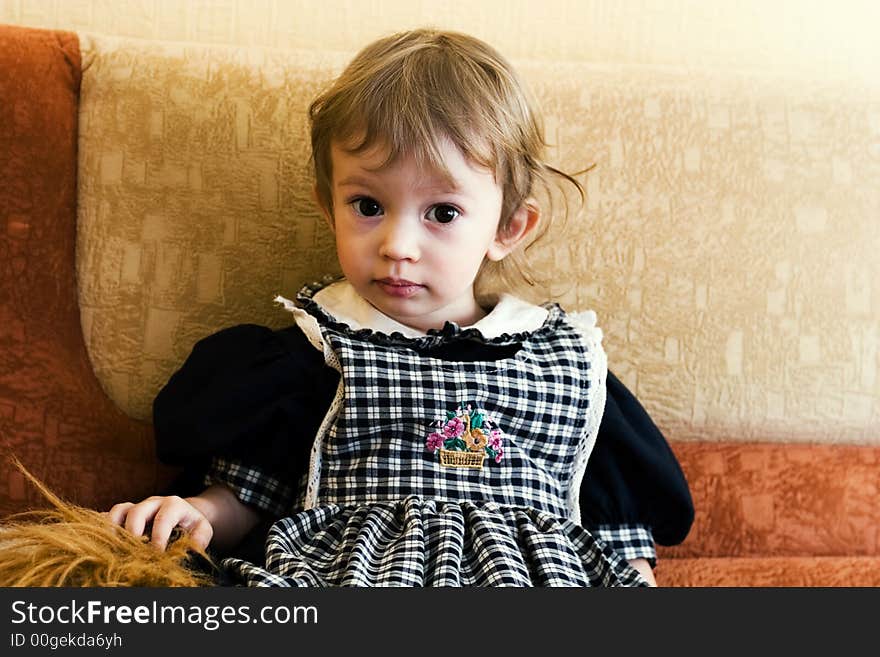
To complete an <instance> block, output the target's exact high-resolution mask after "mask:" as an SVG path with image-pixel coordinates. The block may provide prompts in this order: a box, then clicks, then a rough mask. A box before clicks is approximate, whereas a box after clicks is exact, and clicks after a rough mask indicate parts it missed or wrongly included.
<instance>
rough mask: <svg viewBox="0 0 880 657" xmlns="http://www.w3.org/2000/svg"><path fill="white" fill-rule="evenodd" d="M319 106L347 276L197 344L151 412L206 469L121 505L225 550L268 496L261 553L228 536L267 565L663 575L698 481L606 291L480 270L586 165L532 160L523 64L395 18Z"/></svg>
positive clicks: (458, 578)
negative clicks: (616, 346)
mask: <svg viewBox="0 0 880 657" xmlns="http://www.w3.org/2000/svg"><path fill="white" fill-rule="evenodd" d="M310 118H311V137H312V154H313V161H314V169H315V175H316V186H315V195H316V198H317V201H318V204H319V205H320V208H321V210H322V211H323V214H324V216H325V217H326V220H327V223H328V225H329V227H330V230H332V231H333V233H334V234H335V239H336V247H337V251H338V255H339V262H340V265H341V269H342V272H343V275H344V278H342V279H339V280H331V279H325V280H324V281H323V282H322V283H316V284H313V285H311V286H308V287H307V288H306V289H304V290H303V291H302V292H301V293H300V294H299V296H298V298H297V302H296V303H293V302H290V301H287V300H286V299H280V298H279V301H280V302H281V303H282V304H283V305H284V306H285V307H286V308H287V310H289V311H290V312H291V313H292V314H293V320H294V325H293V326H291V327H290V328H287V329H283V330H280V331H271V330H269V329H268V328H264V327H258V326H253V325H245V326H238V327H233V328H231V329H227V330H225V331H221V332H220V333H217V334H215V335H213V336H210V337H208V338H206V339H204V340H202V341H201V342H200V343H199V344H197V345H196V346H195V348H194V350H193V352H192V354H191V356H190V357H189V359H188V360H187V361H186V363H185V364H184V366H183V367H182V368H181V369H180V370H179V371H178V372H177V373H176V374H175V375H174V376H173V377H172V378H171V380H170V381H169V382H168V384H167V385H166V387H165V388H164V389H163V390H162V391H161V392H160V394H159V396H158V397H157V398H156V401H155V405H154V424H155V429H156V437H157V444H158V450H159V456H160V458H162V460H164V461H166V462H169V463H179V464H184V465H187V466H189V471H190V472H193V471H197V470H198V466H199V465H205V466H206V471H207V474H206V475H205V479H204V483H203V484H202V486H204V485H207V488H205V489H204V490H201V492H199V493H198V494H195V495H192V496H190V497H187V498H186V499H183V498H181V497H178V496H173V495H172V496H156V497H151V498H149V499H147V500H144V501H142V502H140V503H138V504H131V503H123V504H117V505H116V506H114V507H113V508H112V509H111V510H110V517H111V519H112V520H113V521H114V522H115V523H117V524H120V525H123V526H125V527H126V528H127V529H128V530H130V531H131V532H133V533H135V534H138V535H140V534H142V533H144V532H145V531H149V532H150V534H151V537H152V540H153V542H154V543H156V544H157V545H158V546H159V547H160V548H164V547H165V545H166V543H167V540H168V537H169V535H170V534H171V532H172V530H173V529H174V528H175V527H177V526H180V527H182V528H183V529H184V530H187V531H189V532H190V534H191V536H192V538H193V539H194V540H195V541H196V543H198V544H200V545H208V544H209V543H210V545H211V548H212V550H214V551H216V552H219V553H221V554H222V553H224V552H228V551H229V550H230V549H232V548H233V547H234V546H236V545H239V544H241V541H242V539H243V538H244V537H245V536H246V535H247V534H249V532H251V535H254V534H253V533H252V530H254V528H255V527H257V526H258V525H259V524H260V521H261V520H268V523H272V524H271V528H269V529H268V537H266V531H265V528H264V529H262V530H261V531H259V530H258V534H259V535H260V536H261V539H265V545H264V548H265V549H264V551H262V553H261V554H259V555H256V556H255V555H249V556H248V558H242V555H241V552H239V555H238V556H233V557H228V558H226V559H224V561H223V566H224V569H225V570H226V571H227V572H228V573H229V575H230V577H231V579H232V581H234V582H236V583H244V584H248V585H256V586H263V585H279V586H325V585H353V586H371V585H387V586H422V585H432V586H467V585H478V586H619V585H645V584H653V583H654V578H653V574H652V570H651V566H652V564H653V563H654V558H655V552H654V541H658V542H664V543H666V544H672V543H677V542H680V541H681V540H683V539H684V537H685V536H686V534H687V532H688V530H689V528H690V524H691V521H692V517H693V509H692V506H691V500H690V495H689V492H688V488H687V483H686V482H685V480H684V477H683V476H682V473H681V471H680V469H679V467H678V464H677V462H676V461H675V458H674V456H673V455H672V453H671V451H670V450H669V447H668V445H667V444H666V442H665V440H664V439H663V437H662V435H660V433H659V431H657V429H656V427H655V426H654V425H653V423H652V422H651V421H650V418H648V417H647V415H646V414H645V413H644V410H643V409H642V408H641V406H640V405H639V404H638V402H637V401H636V400H635V399H634V398H632V396H631V395H630V394H629V393H628V391H626V389H625V388H623V386H622V385H620V383H619V381H617V380H616V379H615V378H614V377H613V375H611V374H610V373H608V371H607V365H606V357H605V353H604V351H603V349H602V343H601V340H602V333H601V331H600V330H599V329H598V328H597V327H596V325H595V316H594V314H593V313H590V312H587V313H580V314H577V315H569V314H566V313H565V312H564V311H563V310H562V309H561V308H560V307H559V306H558V305H554V304H547V305H544V306H536V305H532V304H530V303H527V302H525V301H522V300H520V299H518V298H516V297H514V296H512V295H509V294H502V295H500V296H498V297H497V298H495V299H492V300H488V301H487V300H484V299H482V298H480V299H478V298H477V294H476V292H475V285H476V282H477V280H478V277H479V276H481V275H482V274H483V273H484V270H485V269H487V268H488V267H492V266H497V265H498V264H500V263H502V261H504V263H505V264H512V265H513V266H514V268H516V267H520V268H522V266H523V262H522V250H523V249H522V247H523V246H524V245H525V244H527V243H528V242H530V241H532V240H533V238H534V237H535V235H537V234H539V233H543V230H544V229H545V228H546V225H545V224H546V222H547V221H548V220H549V219H550V217H548V216H542V215H541V213H540V211H539V208H538V205H537V202H536V200H535V195H536V194H537V192H538V191H539V189H541V188H546V186H547V185H548V184H549V183H550V182H552V181H553V179H554V178H556V179H560V180H567V181H569V182H571V183H573V184H574V185H576V186H578V189H580V186H579V184H578V183H577V182H576V181H574V180H573V179H572V178H571V177H569V176H567V175H566V174H563V173H561V172H559V171H557V170H556V169H554V168H552V167H550V166H548V165H547V164H546V163H545V162H544V160H543V149H544V146H545V144H544V139H543V134H542V129H541V124H540V121H539V118H538V115H537V113H536V111H535V109H534V108H533V103H532V102H531V101H530V99H529V98H528V96H527V95H526V93H525V91H524V89H523V86H522V84H521V82H520V81H519V79H518V77H517V75H516V74H515V72H514V71H513V70H512V69H511V67H510V65H509V64H508V63H507V62H506V61H505V60H504V59H503V58H502V57H501V56H500V55H499V54H498V53H497V52H495V51H494V50H493V49H492V48H490V47H489V46H487V45H486V44H485V43H482V42H481V41H479V40H477V39H474V38H472V37H469V36H465V35H462V34H457V33H448V32H438V31H433V30H415V31H410V32H405V33H401V34H397V35H393V36H391V37H388V38H383V39H380V40H379V41H377V42H375V43H373V44H371V45H369V46H368V47H366V48H365V49H364V50H363V51H361V52H360V53H359V54H358V55H357V56H356V57H355V58H354V60H353V61H352V62H351V63H350V65H349V66H348V67H347V68H346V69H345V71H344V72H343V73H342V74H341V76H340V77H339V78H338V79H337V80H336V81H335V82H334V84H333V85H332V86H331V87H330V88H329V89H328V90H327V91H326V92H325V93H323V94H322V95H321V96H320V97H318V98H317V99H316V100H315V101H314V102H313V103H312V105H311V108H310ZM520 270H521V271H522V269H520ZM603 411H604V414H605V418H604V421H603ZM600 424H601V427H602V429H601V430H600ZM591 452H595V453H594V454H593V456H592V457H591ZM588 462H589V467H588ZM585 473H586V476H585ZM268 523H266V525H265V526H268ZM150 525H151V527H150ZM587 528H588V529H587Z"/></svg>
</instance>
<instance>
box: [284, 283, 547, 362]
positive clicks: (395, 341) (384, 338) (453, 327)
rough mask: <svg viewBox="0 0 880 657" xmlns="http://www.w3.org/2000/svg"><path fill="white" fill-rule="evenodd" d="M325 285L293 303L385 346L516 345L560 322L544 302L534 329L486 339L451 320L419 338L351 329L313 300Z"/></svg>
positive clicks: (287, 303) (308, 288)
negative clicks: (465, 342)
mask: <svg viewBox="0 0 880 657" xmlns="http://www.w3.org/2000/svg"><path fill="white" fill-rule="evenodd" d="M325 285H326V281H324V282H321V283H318V282H316V283H313V284H311V285H306V286H305V287H303V288H302V290H300V292H299V293H298V294H297V296H296V306H298V307H299V308H302V310H304V311H305V312H307V313H308V314H309V315H311V316H312V317H314V318H315V319H317V320H318V322H319V323H320V324H321V326H324V327H326V328H329V329H331V330H333V331H336V332H338V333H344V334H346V335H348V336H349V337H351V338H354V339H356V340H363V341H366V342H370V343H373V344H377V345H381V346H387V347H404V348H409V349H415V350H417V351H418V350H425V349H430V348H432V347H436V346H439V345H441V344H443V343H447V342H454V341H457V340H471V341H475V342H480V343H482V344H486V345H495V346H502V345H511V344H518V343H521V342H523V341H524V340H526V339H528V338H530V337H535V336H539V335H542V334H544V333H548V332H553V331H555V330H556V329H557V327H558V326H559V325H560V323H562V321H563V314H564V313H563V312H562V309H561V307H560V306H559V304H556V303H547V304H544V305H543V306H542V307H543V308H546V309H547V310H548V311H549V313H548V315H547V318H546V319H545V320H544V322H543V324H542V325H541V326H540V327H539V328H537V329H534V330H529V331H519V332H513V333H502V334H501V335H498V336H495V337H491V338H487V337H486V336H485V335H483V333H482V331H480V330H479V329H477V328H473V327H471V328H462V327H461V326H459V325H458V324H456V323H455V322H446V323H445V324H444V325H443V327H442V328H439V329H429V330H428V331H427V335H425V336H423V337H410V336H406V335H403V333H400V332H397V331H394V332H392V333H383V332H381V331H375V330H373V329H369V328H358V329H355V328H353V327H351V326H349V325H348V324H346V323H345V322H342V321H340V320H339V319H337V318H336V317H334V316H333V315H331V314H330V313H329V312H327V311H326V310H325V309H324V308H323V307H321V305H320V304H318V303H317V302H316V301H315V300H314V299H313V297H314V295H315V294H316V293H317V292H319V291H320V290H321V289H323V287H324V286H325ZM275 301H276V302H277V303H280V304H281V305H283V306H284V307H285V308H286V309H288V310H291V309H292V308H293V307H294V305H293V304H292V303H291V302H290V301H289V300H287V299H284V298H283V297H276V298H275Z"/></svg>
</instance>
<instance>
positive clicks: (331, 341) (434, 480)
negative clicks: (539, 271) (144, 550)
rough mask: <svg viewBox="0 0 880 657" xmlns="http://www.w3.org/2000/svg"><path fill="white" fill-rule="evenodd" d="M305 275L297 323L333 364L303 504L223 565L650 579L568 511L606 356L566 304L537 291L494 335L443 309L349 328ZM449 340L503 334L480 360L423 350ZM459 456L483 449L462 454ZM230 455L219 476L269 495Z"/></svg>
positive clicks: (238, 570)
mask: <svg viewBox="0 0 880 657" xmlns="http://www.w3.org/2000/svg"><path fill="white" fill-rule="evenodd" d="M316 291H317V290H316V288H306V289H304V290H303V292H301V293H300V295H299V297H298V301H299V304H300V307H301V308H302V310H300V311H299V319H298V323H300V321H301V320H302V319H303V318H304V317H306V316H308V317H310V318H313V320H316V325H317V326H318V327H319V331H320V335H319V336H318V335H315V336H314V339H315V342H316V344H315V346H322V347H323V349H324V353H325V358H326V360H327V363H328V364H329V365H330V366H332V367H334V368H336V369H337V370H338V371H339V372H340V373H341V375H342V376H341V379H340V385H339V391H338V393H337V396H336V399H335V400H334V402H333V403H332V404H331V407H330V410H329V411H328V412H327V414H326V417H325V419H324V422H323V423H322V425H321V427H320V429H319V431H318V435H317V437H316V439H315V443H314V446H313V449H312V454H311V464H310V476H309V480H308V482H307V486H306V489H305V495H304V500H305V503H304V510H302V511H300V512H298V513H295V514H293V515H289V516H287V517H284V518H282V519H281V520H279V521H277V522H276V523H275V524H274V525H273V526H272V528H271V529H270V531H269V535H268V537H267V541H266V563H265V567H261V566H257V565H255V564H252V563H250V562H247V561H244V560H241V559H226V560H224V562H223V566H224V568H225V569H226V570H227V571H228V572H229V573H230V574H231V575H232V576H233V577H234V578H237V579H238V580H239V581H241V582H242V583H244V584H247V585H249V586H639V585H645V582H644V580H643V579H642V578H641V576H640V575H639V574H638V573H637V571H635V570H634V569H633V568H632V567H630V566H629V564H628V563H627V562H626V561H625V560H624V559H623V558H622V557H621V556H619V555H618V553H616V552H615V551H614V550H612V549H611V548H610V547H609V546H608V545H606V544H605V543H604V542H603V541H602V540H601V539H599V538H598V537H595V536H593V535H592V534H590V533H589V532H588V531H587V530H585V529H584V528H583V527H581V526H580V525H579V524H578V520H579V512H578V503H577V491H578V489H579V486H580V477H582V475H583V471H584V468H585V466H586V460H587V458H588V456H589V450H590V448H591V447H592V442H591V441H592V440H594V439H595V435H596V432H597V429H598V424H599V421H600V419H601V408H602V406H601V404H602V403H604V394H601V393H604V388H601V389H600V388H599V387H602V386H604V384H605V380H604V377H605V373H606V369H605V360H604V353H603V352H601V344H599V343H598V342H597V341H591V340H590V339H588V338H587V337H585V335H584V333H583V331H581V330H579V329H578V328H576V327H575V326H573V325H572V323H571V322H570V321H569V320H568V319H567V317H566V314H565V313H564V312H563V311H562V309H561V308H559V307H558V306H556V305H548V306H547V310H548V313H547V317H546V320H545V321H544V323H543V325H542V326H541V327H540V328H538V329H537V330H534V331H530V332H525V333H518V334H515V335H510V334H504V335H501V336H499V337H497V338H493V339H491V340H487V339H486V338H484V337H483V336H482V334H481V333H480V332H479V331H478V330H476V329H462V328H460V327H458V326H457V325H455V324H451V323H447V324H446V326H445V327H444V328H443V329H441V330H435V331H431V332H429V333H428V335H427V336H424V337H416V338H411V337H404V336H403V335H401V334H399V333H392V334H391V335H388V334H384V333H379V332H374V331H371V330H368V329H360V330H353V329H351V328H350V327H349V326H348V325H346V324H343V323H341V322H338V321H336V319H335V318H334V317H333V316H331V315H330V314H328V313H327V312H326V311H325V310H324V309H323V308H322V307H321V306H319V305H318V304H317V303H316V302H315V301H314V300H313V299H312V297H313V296H314V293H315V292H316ZM312 324H315V322H314V321H313V322H312ZM458 340H476V341H485V342H491V343H492V344H493V345H496V346H499V347H509V349H508V350H507V352H506V355H505V357H502V358H500V359H497V360H490V361H461V362H460V361H450V360H445V359H442V358H437V357H432V356H431V355H430V354H431V353H432V350H433V349H436V348H440V347H442V346H443V345H444V344H448V343H449V342H451V341H458ZM426 354H428V355H426ZM597 406H598V408H596V407H597ZM465 423H466V424H467V426H465ZM477 425H478V426H477ZM465 455H469V456H465ZM461 459H468V460H475V459H476V460H481V461H482V463H481V464H480V465H479V467H478V466H476V465H474V466H473V467H459V464H458V461H460V460H461ZM236 468H237V466H231V469H232V470H235V471H234V472H227V478H228V479H234V480H235V484H236V486H235V488H237V489H238V490H239V495H240V497H245V498H246V497H247V496H248V495H250V496H251V497H253V496H259V495H262V496H265V497H268V498H271V497H272V495H273V490H272V488H273V487H274V486H277V483H276V482H274V481H271V480H270V479H262V478H261V474H260V473H259V472H257V471H252V470H244V471H238V470H236ZM242 489H245V491H244V492H245V494H244V495H242V493H241V492H240V491H242Z"/></svg>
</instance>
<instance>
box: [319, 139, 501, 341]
mask: <svg viewBox="0 0 880 657" xmlns="http://www.w3.org/2000/svg"><path fill="white" fill-rule="evenodd" d="M441 151H442V153H443V157H444V163H445V165H446V167H447V170H448V172H449V174H450V176H449V178H447V177H446V176H444V175H443V174H442V173H441V172H439V171H435V170H432V169H429V168H421V167H419V165H418V164H417V163H416V162H415V161H414V160H413V159H411V158H403V157H401V158H398V160H397V161H395V162H393V163H391V164H389V165H386V166H384V167H383V166H382V164H383V163H384V161H385V155H386V151H385V150H384V149H383V148H381V147H380V148H372V149H370V150H368V151H365V152H363V153H357V154H355V153H351V152H348V151H346V150H345V149H343V148H341V147H340V146H339V145H338V144H336V143H334V144H333V146H332V148H331V158H332V165H333V169H332V171H333V188H332V194H333V208H334V209H333V216H332V217H328V220H329V222H330V225H331V227H332V229H333V230H334V232H335V234H336V249H337V252H338V255H339V263H340V265H341V267H342V272H343V274H345V277H346V278H347V279H348V281H349V282H350V283H351V284H352V285H353V286H354V288H355V290H357V292H358V293H359V294H360V295H361V296H362V297H364V298H365V299H366V300H367V301H369V302H370V303H371V304H372V305H373V306H375V307H376V308H377V309H379V310H380V311H381V312H383V313H385V314H386V315H388V316H389V317H391V318H392V319H394V320H396V321H398V322H400V323H401V324H404V325H406V326H409V327H412V328H415V329H418V330H421V331H427V330H428V329H431V328H441V327H442V326H443V324H444V323H445V322H446V321H451V322H456V323H458V324H460V325H462V326H467V325H469V324H473V323H474V322H475V321H477V320H478V319H480V318H481V317H483V316H484V315H485V312H484V311H483V310H482V309H481V308H480V306H479V305H478V304H477V302H476V299H475V298H474V279H475V278H476V276H477V272H478V271H479V269H480V265H482V263H483V260H484V259H485V258H489V259H491V260H500V259H501V258H503V257H504V256H505V255H507V253H509V251H510V250H511V249H512V248H513V244H512V243H511V242H512V240H504V239H500V238H499V235H498V223H499V220H500V216H501V201H502V190H501V187H500V186H499V185H498V184H497V183H496V182H495V178H494V176H493V174H492V172H491V171H489V170H488V169H484V168H482V167H479V166H475V165H473V164H472V163H471V162H469V161H468V160H466V159H465V158H464V157H463V156H462V154H461V153H460V152H459V150H458V149H457V148H456V147H455V146H454V145H452V144H451V143H450V142H444V144H443V147H442V148H441Z"/></svg>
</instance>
